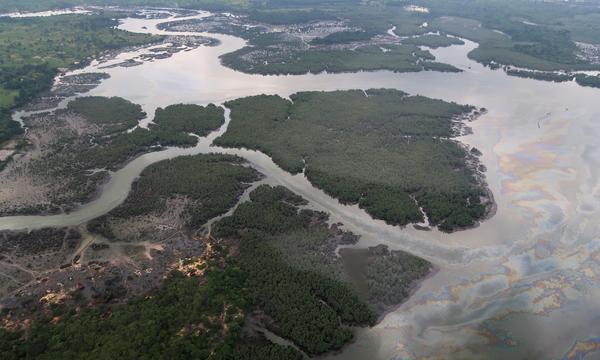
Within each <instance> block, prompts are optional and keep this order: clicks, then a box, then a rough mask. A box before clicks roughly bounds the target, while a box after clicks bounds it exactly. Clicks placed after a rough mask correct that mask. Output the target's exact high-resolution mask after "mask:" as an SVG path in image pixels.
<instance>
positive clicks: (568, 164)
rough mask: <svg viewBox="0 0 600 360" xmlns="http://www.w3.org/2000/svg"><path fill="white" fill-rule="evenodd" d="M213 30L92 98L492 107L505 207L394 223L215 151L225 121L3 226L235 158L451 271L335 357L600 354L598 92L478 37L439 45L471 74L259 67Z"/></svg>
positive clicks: (87, 208)
mask: <svg viewBox="0 0 600 360" xmlns="http://www.w3.org/2000/svg"><path fill="white" fill-rule="evenodd" d="M162 21H164V20H140V19H128V20H126V21H125V23H124V24H123V25H122V26H121V27H122V28H124V29H127V30H130V31H136V32H153V33H163V32H160V31H157V30H156V29H155V25H156V24H157V23H159V22H162ZM143 27H146V28H147V29H144V28H143ZM211 36H212V37H215V38H218V39H219V40H220V41H221V45H219V46H217V47H201V48H198V49H196V50H192V51H189V52H183V53H179V54H176V55H174V56H173V57H172V58H169V59H164V60H156V61H154V62H149V63H145V64H143V65H141V66H137V67H132V68H114V69H108V70H107V72H109V73H110V74H111V76H112V77H111V78H110V79H109V80H106V81H105V82H103V83H102V85H100V86H99V87H98V88H97V89H95V90H94V91H92V93H91V95H104V96H121V97H124V98H126V99H129V100H131V101H133V102H136V103H139V104H141V105H142V106H143V107H144V110H145V111H146V112H148V113H149V114H153V113H154V109H155V108H156V107H159V106H162V107H164V106H167V105H169V104H173V103H179V102H185V103H196V104H208V103H211V102H213V103H217V104H220V103H222V102H224V101H226V100H230V99H234V98H238V97H243V96H248V95H255V94H261V93H267V94H280V95H282V96H289V95H290V94H292V93H295V92H297V91H304V90H335V89H368V88H379V87H386V88H397V89H401V90H404V91H407V92H409V93H411V94H422V95H425V96H429V97H435V98H441V99H444V100H448V101H456V102H459V103H468V104H472V105H476V106H481V107H486V108H487V109H488V110H489V113H488V114H486V115H485V116H483V117H481V118H480V119H479V120H477V121H476V122H474V123H472V127H473V130H474V134H473V135H468V136H465V137H464V138H462V139H461V140H462V141H464V142H466V143H468V144H470V145H473V146H476V147H477V148H479V149H480V150H482V152H483V154H484V155H483V158H482V161H483V163H484V164H485V165H486V166H487V167H488V172H487V178H488V182H489V185H490V187H491V189H492V191H493V192H494V194H495V196H496V200H497V202H498V212H497V214H496V216H495V217H494V218H492V219H491V220H489V221H487V222H485V223H484V224H482V225H481V226H480V227H479V228H477V229H473V230H468V231H463V232H459V233H454V234H450V235H448V234H444V233H440V232H437V231H432V232H419V231H416V230H413V229H411V228H407V229H401V228H398V227H393V226H389V225H386V224H384V223H383V222H381V221H376V220H373V219H371V218H370V217H369V216H368V215H366V214H365V213H364V212H363V211H362V210H360V209H358V208H357V207H355V206H344V205H341V204H339V202H338V201H336V200H335V199H332V198H331V197H329V196H327V195H326V194H324V193H323V192H322V191H320V190H318V189H315V188H313V187H312V186H311V185H310V183H308V181H306V179H305V178H304V177H302V176H301V175H297V176H292V175H290V174H288V173H286V172H285V171H283V170H281V169H280V168H279V167H277V166H276V165H275V164H274V163H273V162H272V161H271V160H270V159H269V158H268V157H267V156H265V155H264V154H261V153H258V152H254V151H247V150H235V149H221V148H217V147H211V146H210V143H211V141H212V139H214V138H215V137H216V136H218V135H219V134H220V133H222V132H223V131H225V128H226V126H225V127H223V129H221V130H220V131H219V132H217V133H214V134H212V135H211V136H209V138H207V139H203V140H202V141H201V142H200V144H199V145H198V146H197V147H196V148H193V149H185V150H182V149H169V150H166V151H162V152H157V153H152V154H147V155H143V156H141V157H140V158H138V159H136V160H134V161H133V162H131V163H130V164H129V165H127V166H126V167H125V168H124V169H122V170H120V171H118V172H117V173H115V175H114V176H113V178H112V180H111V182H110V183H109V184H108V185H107V186H106V188H105V190H104V192H103V194H102V196H101V197H100V198H99V199H98V200H96V201H93V202H91V203H89V204H86V205H84V206H83V207H82V208H81V209H80V210H79V211H77V212H74V213H71V214H67V215H57V216H44V217H35V216H29V217H8V218H0V229H16V228H31V227H43V226H55V225H74V224H79V223H82V222H84V221H86V220H89V219H91V218H94V217H96V216H99V215H101V214H104V213H106V212H107V211H109V210H110V209H112V208H114V207H115V206H117V205H118V204H119V203H120V202H121V201H123V200H124V198H125V197H126V196H127V192H128V191H129V187H130V185H131V182H132V180H133V179H134V178H135V177H136V176H138V175H139V173H140V172H141V171H142V170H143V168H144V167H145V166H147V165H148V164H150V163H153V162H156V161H158V160H161V159H165V158H170V157H173V156H178V155H183V154H196V153H206V152H224V153H230V154H237V155H240V156H243V157H245V158H246V159H248V160H249V161H250V162H251V163H252V164H253V165H254V166H255V167H256V168H257V169H258V170H259V171H261V172H263V173H264V174H266V175H267V176H268V177H267V181H268V182H270V183H273V184H282V185H285V186H287V187H289V188H290V189H292V190H293V191H295V192H297V193H299V194H300V195H302V196H304V197H305V198H307V199H308V200H310V201H311V206H313V207H315V208H317V209H319V210H324V211H327V212H329V213H331V214H332V220H334V221H341V222H343V223H344V224H345V225H346V227H347V228H348V229H349V230H352V231H354V232H356V233H358V234H361V235H362V240H361V243H362V245H371V244H379V243H385V244H388V245H390V246H391V247H393V248H398V249H403V250H407V251H409V252H411V253H414V254H417V255H420V256H423V257H425V258H427V259H429V260H430V261H432V262H434V263H435V264H436V265H438V266H439V267H440V268H441V270H440V272H439V273H438V274H437V275H435V276H434V277H432V278H430V279H428V280H426V281H425V282H424V284H423V286H422V287H421V289H419V291H418V292H417V293H416V294H415V295H414V296H413V297H412V298H411V299H410V300H409V301H408V302H407V303H405V304H404V305H403V306H402V307H400V308H399V309H398V310H397V311H395V312H393V313H391V314H389V315H388V316H387V317H386V318H385V319H384V320H383V322H382V323H380V324H379V325H377V326H376V327H374V328H372V329H361V330H358V335H357V340H356V342H355V343H353V344H352V345H350V346H349V347H348V348H347V349H346V350H345V351H344V352H343V353H341V354H339V355H336V356H332V358H334V357H335V358H342V359H366V358H370V359H411V358H499V359H504V358H511V359H513V358H515V359H519V358H529V359H533V358H544V359H546V358H563V357H565V358H566V357H569V356H573V358H577V356H582V355H584V354H586V353H588V352H589V353H590V354H589V357H588V358H600V352H596V353H593V351H594V350H600V278H599V276H600V266H599V264H598V262H599V261H600V140H599V139H600V90H597V89H591V88H582V87H579V86H578V85H576V84H574V83H561V84H556V83H550V82H541V81H535V80H530V79H521V78H515V77H508V76H506V75H505V74H503V73H502V72H500V71H491V70H489V69H486V68H484V67H482V66H481V65H479V64H477V63H474V62H472V61H470V60H469V59H468V58H467V56H466V54H467V53H468V51H470V50H471V49H473V48H474V47H476V44H474V43H472V42H469V41H467V42H466V45H464V46H453V47H450V48H446V49H439V50H435V51H433V53H434V54H435V55H436V57H437V60H438V61H441V62H446V63H450V64H453V65H455V66H457V67H459V68H461V69H463V70H465V71H464V72H463V73H459V74H448V73H435V72H421V73H413V74H394V73H390V72H369V73H364V72H362V73H354V74H319V75H302V76H257V75H247V74H243V73H239V72H235V71H233V70H231V69H227V68H224V67H222V66H221V65H220V63H219V61H218V56H219V55H220V54H223V53H226V52H230V51H232V50H235V49H237V48H239V47H241V46H243V44H244V42H243V40H241V39H238V38H235V37H231V36H225V35H211ZM135 54H137V53H124V54H122V55H121V56H120V57H119V59H120V60H123V59H127V58H131V57H132V56H134V55H135ZM119 59H117V60H115V62H118V61H119ZM103 65H106V64H103ZM97 67H98V64H92V65H91V66H90V67H88V68H86V69H83V70H81V71H83V72H88V71H97ZM81 71H79V72H81Z"/></svg>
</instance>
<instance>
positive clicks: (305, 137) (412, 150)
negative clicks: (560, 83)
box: [215, 89, 493, 231]
mask: <svg viewBox="0 0 600 360" xmlns="http://www.w3.org/2000/svg"><path fill="white" fill-rule="evenodd" d="M226 106H227V107H229V108H230V109H231V119H232V120H231V124H230V125H229V127H228V130H227V132H226V133H225V134H224V135H223V136H222V137H220V138H218V139H217V140H216V141H215V142H216V143H217V144H219V145H222V146H231V147H240V146H241V147H247V148H250V149H258V150H261V151H263V152H265V153H266V154H268V155H269V156H270V157H272V158H273V160H274V161H275V162H276V163H277V164H278V165H280V166H281V167H282V168H284V169H285V170H287V171H289V172H291V173H299V172H304V173H305V175H306V176H307V178H308V179H309V180H310V181H311V182H312V183H313V184H314V185H316V186H317V187H319V188H321V189H323V190H325V191H326V192H327V193H329V194H331V195H332V196H334V197H336V198H338V199H339V200H340V201H342V202H343V203H347V204H358V205H359V206H360V207H362V208H364V209H365V210H366V211H367V212H368V213H370V214H371V215H373V216H374V217H376V218H379V219H383V220H386V221H387V222H389V223H391V224H396V225H406V224H409V223H418V222H421V221H423V220H424V214H426V215H427V218H428V219H429V222H430V224H431V225H433V226H438V228H439V229H440V230H444V231H453V230H457V229H462V228H465V227H470V226H473V225H475V224H476V223H477V222H478V221H479V220H482V219H484V218H485V217H486V216H488V215H489V213H490V211H492V208H493V199H491V195H489V192H488V191H487V189H486V185H485V182H484V180H483V176H482V174H481V172H480V169H479V168H478V161H477V158H476V156H475V155H474V153H475V152H471V151H470V149H468V148H465V147H464V146H463V145H461V144H460V143H458V142H457V141H455V140H452V138H453V137H456V136H458V135H460V134H462V133H463V132H464V131H468V130H467V128H466V125H465V120H467V119H471V118H472V117H474V116H475V111H476V110H475V109H474V108H472V107H470V106H465V105H458V104H454V103H448V102H444V101H441V100H434V99H429V98H426V97H422V96H408V95H407V94H406V93H403V92H401V91H398V90H377V89H371V90H366V91H364V92H363V91H360V90H354V91H334V92H305V93H297V94H294V95H292V96H291V101H289V100H286V99H283V98H281V97H279V96H266V95H261V96H255V97H249V98H243V99H238V100H234V101H230V102H228V103H226Z"/></svg>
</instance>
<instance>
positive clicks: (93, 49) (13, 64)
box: [0, 2, 161, 143]
mask: <svg viewBox="0 0 600 360" xmlns="http://www.w3.org/2000/svg"><path fill="white" fill-rule="evenodd" d="M35 3H36V4H38V5H35V6H34V5H33V3H32V4H29V2H19V3H18V4H16V3H14V4H12V5H11V4H4V9H5V10H9V9H17V8H19V7H20V6H24V7H25V8H29V7H28V5H31V6H32V8H36V7H37V6H39V2H35ZM48 5H50V4H48ZM64 5H65V3H60V4H56V5H55V6H58V7H61V6H64ZM115 25H117V20H116V19H114V14H95V15H68V16H50V17H38V18H23V19H13V18H0V89H1V90H0V113H1V114H8V113H10V111H11V110H13V109H14V108H15V107H18V106H23V105H25V104H26V103H27V102H29V101H30V100H32V99H33V98H34V97H35V96H37V95H38V94H40V93H41V92H43V91H46V90H49V89H50V87H51V86H52V82H53V80H54V76H55V75H56V74H57V73H58V70H59V69H60V68H68V67H72V66H77V65H81V64H84V63H86V62H87V61H89V60H90V59H91V58H92V57H93V56H95V55H97V54H99V53H101V52H103V51H106V50H113V49H118V48H122V47H125V46H132V45H141V44H147V43H150V42H154V41H158V40H160V39H161V37H154V36H149V35H141V34H133V33H128V32H125V31H121V30H117V29H115V28H114V27H115ZM19 133H20V130H19V129H18V126H15V123H13V122H11V120H10V119H9V118H8V117H6V116H0V143H1V142H2V141H4V140H7V139H9V138H11V137H13V136H15V135H17V134H19Z"/></svg>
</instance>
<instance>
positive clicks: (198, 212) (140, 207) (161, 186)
mask: <svg viewBox="0 0 600 360" xmlns="http://www.w3.org/2000/svg"><path fill="white" fill-rule="evenodd" d="M244 165H245V162H244V161H243V160H242V159H241V158H238V157H235V156H229V155H196V156H185V157H177V158H174V159H171V160H164V161H160V162H158V163H155V164H152V165H150V166H149V167H148V168H146V169H145V170H144V171H143V172H142V174H141V175H140V177H139V179H138V180H137V181H136V182H135V183H134V184H133V185H132V189H131V191H130V193H129V196H128V197H127V199H126V200H125V202H124V203H123V204H121V205H120V206H119V207H117V208H116V209H114V210H112V211H111V212H110V213H109V214H108V215H105V216H103V217H101V218H99V219H96V220H93V221H92V222H90V225H89V228H90V229H91V230H94V231H97V232H101V233H102V234H103V235H105V236H106V237H108V238H114V236H113V235H112V233H111V231H110V221H111V220H118V219H126V218H129V217H132V216H139V215H144V214H158V213H160V212H162V211H163V210H164V208H165V203H166V202H167V201H168V200H171V199H174V198H176V197H180V198H183V199H185V208H184V211H183V214H182V216H183V218H184V219H186V224H187V225H188V226H190V227H201V226H202V225H204V224H205V223H206V222H207V221H208V220H209V219H211V218H214V217H216V216H218V215H221V214H223V213H225V212H226V211H227V210H228V209H229V208H231V207H232V206H233V205H234V204H235V203H236V201H237V199H238V198H239V197H240V196H241V195H242V193H243V191H244V190H245V189H246V188H247V187H248V186H249V184H250V183H252V182H255V181H257V180H259V179H260V174H259V173H258V172H257V171H256V170H254V169H252V168H250V167H247V166H244Z"/></svg>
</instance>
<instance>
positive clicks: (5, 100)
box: [0, 88, 19, 109]
mask: <svg viewBox="0 0 600 360" xmlns="http://www.w3.org/2000/svg"><path fill="white" fill-rule="evenodd" d="M18 95H19V91H17V90H6V89H4V88H0V108H3V109H7V108H11V107H13V106H14V105H15V99H16V98H17V96H18Z"/></svg>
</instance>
